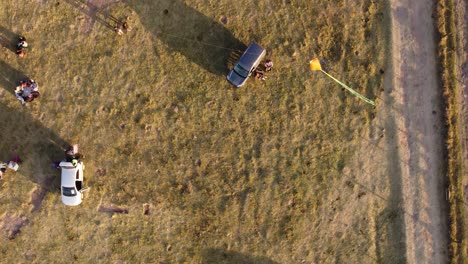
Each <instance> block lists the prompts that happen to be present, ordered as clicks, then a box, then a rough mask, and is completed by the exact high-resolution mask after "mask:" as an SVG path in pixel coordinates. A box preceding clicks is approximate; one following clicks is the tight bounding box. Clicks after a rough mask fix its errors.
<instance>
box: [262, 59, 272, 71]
mask: <svg viewBox="0 0 468 264" xmlns="http://www.w3.org/2000/svg"><path fill="white" fill-rule="evenodd" d="M264 65H265V71H266V72H269V71H271V69H272V68H273V61H271V60H270V59H267V60H266V61H265V64H264Z"/></svg>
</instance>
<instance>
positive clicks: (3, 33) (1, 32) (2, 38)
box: [0, 25, 19, 52]
mask: <svg viewBox="0 0 468 264" xmlns="http://www.w3.org/2000/svg"><path fill="white" fill-rule="evenodd" d="M18 37H19V35H18V34H15V33H13V32H11V31H10V30H8V29H6V28H4V27H3V26H1V25H0V45H1V46H2V47H5V48H7V49H9V50H10V51H12V52H16V42H17V40H18Z"/></svg>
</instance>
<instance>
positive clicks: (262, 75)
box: [255, 59, 273, 81]
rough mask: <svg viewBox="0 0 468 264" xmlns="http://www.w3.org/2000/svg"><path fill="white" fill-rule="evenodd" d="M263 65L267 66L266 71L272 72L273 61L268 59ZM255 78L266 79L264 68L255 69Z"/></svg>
mask: <svg viewBox="0 0 468 264" xmlns="http://www.w3.org/2000/svg"><path fill="white" fill-rule="evenodd" d="M263 66H264V67H265V72H270V71H271V70H272V69H273V61H272V60H270V59H267V60H266V61H265V63H263ZM255 78H257V79H258V80H262V81H265V80H266V77H265V73H264V72H263V71H262V70H259V69H256V70H255Z"/></svg>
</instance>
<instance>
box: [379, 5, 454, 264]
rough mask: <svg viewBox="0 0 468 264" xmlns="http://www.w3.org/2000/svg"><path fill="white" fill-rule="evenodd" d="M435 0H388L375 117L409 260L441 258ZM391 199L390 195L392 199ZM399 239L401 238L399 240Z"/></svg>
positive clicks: (443, 227)
mask: <svg viewBox="0 0 468 264" xmlns="http://www.w3.org/2000/svg"><path fill="white" fill-rule="evenodd" d="M433 11H434V2H433V1H430V0H418V1H414V0H391V1H390V13H391V35H392V36H391V40H392V47H391V51H392V55H393V56H392V71H391V76H392V77H391V78H388V79H387V80H386V84H385V95H384V97H383V102H382V104H381V106H380V107H381V109H379V113H378V118H379V119H380V121H382V123H383V124H384V127H385V129H386V131H387V149H388V150H391V149H394V152H395V154H394V157H393V158H397V159H394V160H393V161H388V166H389V168H388V170H387V171H388V172H389V173H390V174H391V175H389V183H390V185H391V187H390V191H391V192H396V193H394V194H390V197H391V196H392V195H401V198H400V199H397V198H396V199H393V200H394V202H395V203H400V202H401V205H400V206H401V207H400V209H401V211H402V214H403V215H404V217H403V218H402V220H401V231H402V234H403V235H402V236H403V237H402V238H401V240H404V244H405V248H406V250H405V252H402V254H403V253H405V259H406V261H407V262H408V263H446V262H447V261H448V250H447V245H448V228H447V212H446V210H447V209H446V208H447V206H446V202H445V188H444V178H445V177H446V176H445V173H444V138H443V136H444V128H443V127H444V119H443V118H444V117H443V115H444V114H443V113H444V108H443V97H442V90H441V88H440V87H439V85H438V77H437V69H436V67H437V64H436V58H435V51H436V41H435V27H434V20H433V19H432V18H431V16H432V15H433ZM391 200H392V199H390V201H391ZM401 242H403V241H401Z"/></svg>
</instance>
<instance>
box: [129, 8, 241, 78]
mask: <svg viewBox="0 0 468 264" xmlns="http://www.w3.org/2000/svg"><path fill="white" fill-rule="evenodd" d="M125 2H126V3H127V4H128V5H129V6H130V7H131V8H133V9H134V10H135V11H136V12H137V13H138V15H139V17H140V19H141V22H142V24H143V25H144V26H145V28H146V29H147V30H148V31H149V32H151V33H152V34H153V35H154V36H155V37H157V38H158V39H160V40H161V41H162V42H164V43H165V44H166V45H167V47H168V48H169V49H170V50H171V51H174V52H179V53H181V54H182V55H184V56H185V57H187V58H188V59H189V60H190V61H193V62H194V63H196V64H198V65H199V66H200V67H202V68H204V69H206V70H208V71H209V72H211V73H214V74H216V75H224V74H226V73H227V69H228V62H229V57H230V54H231V52H233V51H237V50H243V49H245V44H244V43H242V42H241V41H239V40H238V39H236V38H235V37H234V36H233V35H232V33H231V32H229V30H227V29H226V28H225V27H224V26H223V25H221V24H220V23H218V22H216V21H213V20H212V19H211V18H209V17H207V16H205V15H204V14H202V13H200V12H198V11H197V10H195V9H193V8H192V7H190V6H188V5H186V4H185V3H184V2H183V1H181V0H159V1H153V0H143V1H132V0H127V1H125Z"/></svg>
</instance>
